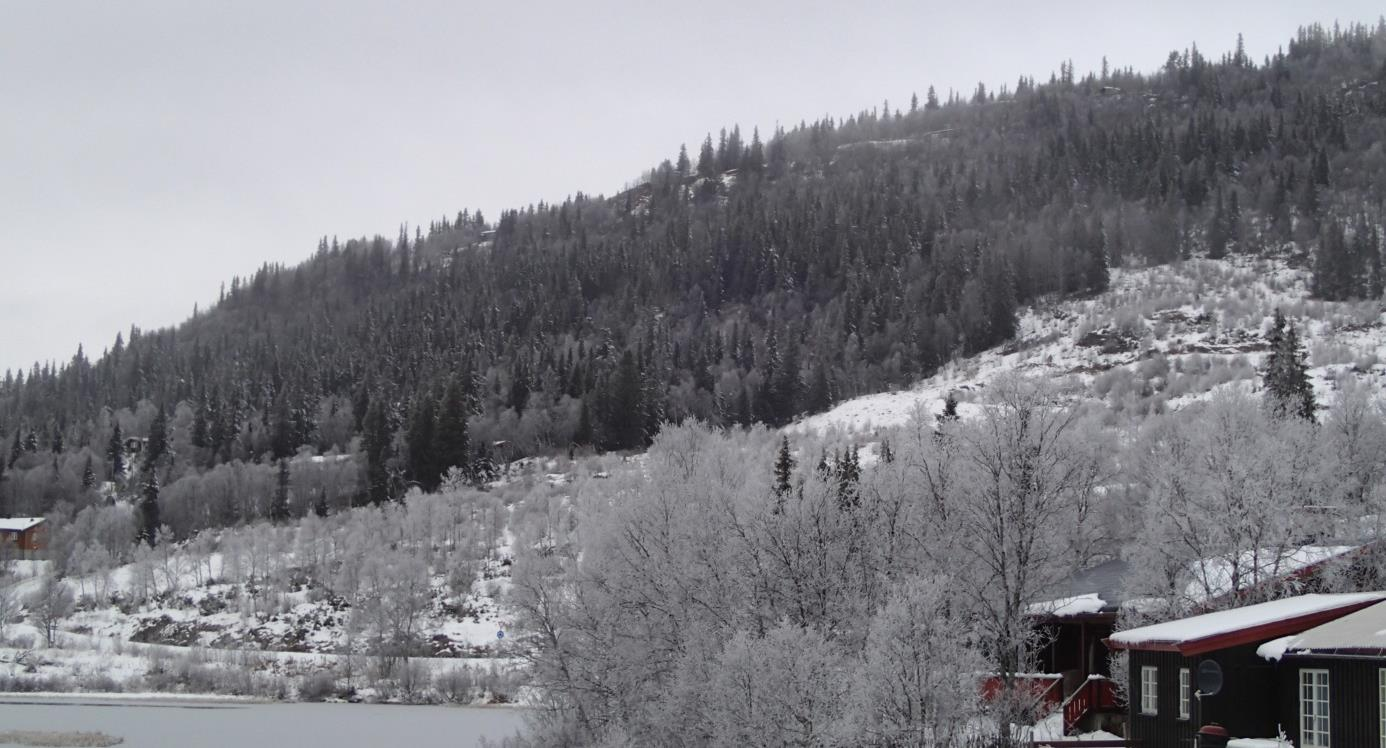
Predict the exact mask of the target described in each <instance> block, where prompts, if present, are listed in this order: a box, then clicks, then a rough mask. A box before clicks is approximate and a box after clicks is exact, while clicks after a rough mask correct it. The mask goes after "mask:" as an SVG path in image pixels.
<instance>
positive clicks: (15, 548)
mask: <svg viewBox="0 0 1386 748" xmlns="http://www.w3.org/2000/svg"><path fill="white" fill-rule="evenodd" d="M45 535H46V533H45V527H44V522H43V517H9V518H3V519H0V545H3V546H6V548H4V549H0V554H3V553H5V552H10V553H15V552H18V554H19V555H22V556H30V555H33V554H35V553H37V552H39V551H42V550H43V549H44V548H45V547H46V538H45Z"/></svg>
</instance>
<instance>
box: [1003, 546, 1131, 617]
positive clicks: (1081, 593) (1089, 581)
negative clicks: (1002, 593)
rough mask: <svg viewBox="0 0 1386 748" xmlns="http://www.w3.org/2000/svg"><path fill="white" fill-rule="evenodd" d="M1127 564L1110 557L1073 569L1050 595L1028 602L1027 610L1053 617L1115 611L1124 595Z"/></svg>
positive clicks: (1127, 571)
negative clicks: (1097, 562)
mask: <svg viewBox="0 0 1386 748" xmlns="http://www.w3.org/2000/svg"><path fill="white" fill-rule="evenodd" d="M1130 568H1131V567H1130V564H1128V563H1127V562H1126V561H1123V560H1121V559H1112V560H1110V561H1104V562H1103V563H1100V564H1098V565H1096V566H1092V567H1089V568H1087V569H1083V570H1081V571H1077V572H1074V573H1073V574H1071V575H1069V576H1068V577H1067V578H1066V579H1064V580H1062V581H1060V582H1059V583H1058V584H1056V585H1055V586H1054V588H1053V589H1052V590H1050V591H1049V594H1050V595H1052V597H1051V598H1050V599H1048V600H1046V601H1043V602H1036V603H1031V604H1030V606H1029V609H1028V612H1029V614H1030V615H1032V616H1047V617H1052V618H1069V617H1077V616H1088V615H1096V614H1099V613H1110V614H1112V615H1115V614H1116V612H1117V609H1118V608H1119V607H1120V604H1121V603H1122V602H1123V601H1124V600H1125V599H1126V592H1125V580H1126V575H1127V574H1128V573H1129V571H1130Z"/></svg>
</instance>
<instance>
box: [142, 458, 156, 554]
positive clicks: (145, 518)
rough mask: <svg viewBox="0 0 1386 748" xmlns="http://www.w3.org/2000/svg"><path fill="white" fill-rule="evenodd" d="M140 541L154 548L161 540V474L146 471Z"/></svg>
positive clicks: (154, 471)
mask: <svg viewBox="0 0 1386 748" xmlns="http://www.w3.org/2000/svg"><path fill="white" fill-rule="evenodd" d="M139 509H140V532H139V538H138V539H139V540H140V541H142V542H145V543H148V544H149V547H151V548H153V547H154V545H155V543H157V542H158V539H159V472H158V471H157V470H146V471H145V473H144V487H143V489H142V490H141V492H140V505H139Z"/></svg>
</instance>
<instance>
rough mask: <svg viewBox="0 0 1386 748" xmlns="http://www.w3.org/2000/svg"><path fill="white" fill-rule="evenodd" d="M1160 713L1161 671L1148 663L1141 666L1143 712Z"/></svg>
mask: <svg viewBox="0 0 1386 748" xmlns="http://www.w3.org/2000/svg"><path fill="white" fill-rule="evenodd" d="M1159 713H1160V671H1159V669H1157V668H1154V667H1151V666H1149V665H1146V666H1144V667H1142V668H1141V714H1159Z"/></svg>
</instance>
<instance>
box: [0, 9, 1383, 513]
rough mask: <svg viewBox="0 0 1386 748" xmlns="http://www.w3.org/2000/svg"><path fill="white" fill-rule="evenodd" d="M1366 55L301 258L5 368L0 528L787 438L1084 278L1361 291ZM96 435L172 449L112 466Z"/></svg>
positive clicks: (1116, 78)
mask: <svg viewBox="0 0 1386 748" xmlns="http://www.w3.org/2000/svg"><path fill="white" fill-rule="evenodd" d="M1384 63H1386V27H1382V26H1378V27H1375V28H1367V27H1360V26H1353V27H1349V28H1347V29H1346V30H1343V31H1337V30H1335V31H1332V32H1329V31H1326V30H1324V29H1322V28H1319V27H1310V28H1306V29H1303V30H1301V31H1300V32H1299V34H1298V35H1297V36H1296V38H1295V39H1294V40H1292V41H1291V43H1290V44H1289V45H1288V47H1287V49H1286V52H1285V53H1283V54H1280V55H1277V56H1276V57H1274V58H1272V59H1269V60H1267V61H1265V63H1264V64H1260V65H1258V64H1254V63H1253V62H1252V61H1250V60H1247V59H1245V58H1244V57H1242V56H1240V55H1238V54H1229V55H1226V56H1225V57H1223V58H1222V59H1220V60H1211V59H1209V58H1206V57H1204V56H1203V55H1201V54H1200V53H1198V52H1197V50H1190V51H1188V52H1185V53H1182V54H1175V55H1172V56H1171V59H1170V62H1169V64H1168V65H1167V66H1166V67H1165V68H1164V69H1163V70H1161V71H1159V72H1158V73H1156V74H1153V75H1141V74H1136V73H1133V72H1130V71H1117V72H1115V73H1109V74H1105V75H1104V76H1103V77H1100V78H1099V77H1097V76H1095V75H1090V76H1087V77H1084V78H1081V79H1079V78H1075V76H1074V74H1073V71H1072V70H1071V69H1070V68H1068V67H1065V69H1064V71H1063V73H1062V74H1061V75H1058V76H1055V77H1054V79H1053V80H1051V81H1050V82H1048V83H1044V84H1039V83H1036V82H1035V81H1033V80H1029V79H1021V80H1020V81H1019V82H1018V84H1017V86H1016V87H1015V89H1014V90H1002V91H986V90H983V89H981V88H980V87H979V90H978V91H977V92H976V93H975V95H974V96H973V97H972V98H971V100H970V101H962V100H951V101H946V102H938V101H937V100H936V99H935V98H934V97H931V96H926V97H925V99H924V101H923V103H922V104H921V105H920V106H919V107H918V108H911V110H910V111H908V112H894V111H887V110H884V108H883V109H878V110H873V111H865V112H862V113H860V114H858V115H856V116H853V117H850V118H847V119H845V120H826V119H825V120H822V121H818V122H815V123H811V124H802V125H800V126H799V127H796V128H794V129H793V130H790V131H787V132H777V133H773V134H771V135H770V136H769V137H767V138H766V139H765V140H764V141H762V140H761V139H760V138H759V137H758V134H755V133H753V134H752V136H751V138H750V139H749V143H748V142H746V139H745V138H744V136H743V135H742V134H741V133H740V132H739V131H738V130H736V129H733V130H732V131H731V132H729V133H726V135H725V136H724V137H722V138H719V139H718V140H717V141H714V140H713V139H712V138H711V137H709V139H708V140H707V141H706V142H705V143H704V144H703V146H702V148H701V149H698V150H699V152H698V153H697V154H696V155H684V154H682V153H681V154H680V155H681V157H680V158H678V159H671V160H670V161H668V162H665V163H663V164H660V165H658V166H656V167H655V168H654V169H653V170H652V171H651V172H650V176H649V179H648V181H645V182H643V183H642V184H641V185H639V186H638V187H636V188H634V189H632V190H629V191H627V192H624V193H622V194H620V195H617V196H615V197H611V198H603V197H590V196H583V195H579V196H575V197H574V198H572V199H570V200H567V201H564V202H563V203H562V204H555V205H546V204H540V205H536V206H530V207H528V208H525V209H523V210H516V211H510V212H507V213H505V214H503V215H502V216H500V217H499V219H498V220H496V221H494V222H490V221H487V220H485V219H484V218H483V217H482V216H480V215H477V214H473V213H470V212H467V211H464V212H462V213H460V214H459V215H458V216H456V217H447V218H444V219H440V220H438V221H435V222H433V224H432V225H430V226H429V227H428V231H427V232H424V231H422V230H420V229H416V230H414V231H413V232H410V231H409V230H408V229H406V228H402V229H401V231H400V234H399V237H398V239H396V240H395V241H393V242H391V241H388V240H386V239H384V238H381V237H376V238H373V239H359V240H351V241H346V242H339V241H338V240H336V239H331V240H328V239H324V240H323V242H322V243H321V245H320V247H319V249H318V252H317V253H316V254H315V256H314V257H313V258H312V259H311V260H309V261H307V262H305V263H304V264H302V265H300V266H298V267H296V268H292V269H289V268H281V267H266V268H263V269H262V270H261V271H259V272H257V273H256V274H255V275H254V276H253V277H251V278H249V279H247V280H240V279H238V280H236V281H233V283H232V284H231V286H230V289H229V291H228V293H227V294H226V295H225V297H224V298H223V299H222V300H221V301H220V303H218V304H217V305H216V307H215V308H213V309H211V310H209V311H207V312H206V313H203V314H199V315H198V316H197V317H195V318H194V319H191V320H189V321H187V322H186V323H184V324H183V325H181V326H179V327H178V328H176V329H167V330H159V331H155V332H139V331H132V332H131V335H130V336H129V339H122V340H118V341H117V342H116V344H115V345H114V346H113V347H112V348H111V349H110V350H109V351H107V352H106V353H105V354H104V355H103V356H101V357H100V358H99V359H97V360H95V361H92V360H89V359H88V358H87V357H86V356H85V355H78V356H77V357H75V358H74V359H73V360H72V361H71V362H69V363H67V364H65V365H63V366H60V367H54V366H46V367H35V369H34V370H33V371H31V372H28V373H27V374H24V375H16V376H7V377H6V379H5V381H4V382H3V383H0V435H3V436H4V438H5V439H6V440H7V442H8V444H9V445H10V447H11V449H10V451H9V453H8V454H7V455H5V459H4V463H5V468H6V472H5V477H4V478H3V482H0V502H2V503H0V512H3V513H21V514H39V513H44V512H47V511H49V510H50V509H52V508H53V507H54V506H57V505H58V504H60V503H63V502H71V503H72V504H73V505H76V506H80V505H82V504H84V503H88V502H90V501H92V500H93V499H94V498H95V494H96V491H95V489H96V488H97V487H99V486H100V484H101V483H102V482H103V481H105V480H110V481H111V482H112V483H113V484H114V486H113V488H114V490H115V491H117V492H124V493H126V494H128V495H134V494H137V493H141V492H143V491H145V490H146V487H147V486H148V485H149V483H150V481H149V480H148V479H147V477H148V475H156V476H157V478H158V484H159V486H160V487H161V488H162V489H163V490H164V495H165V496H167V495H168V494H169V493H175V494H177V495H179V496H184V497H191V500H192V501H194V502H201V501H204V500H205V496H206V494H207V492H208V491H209V490H210V489H208V488H207V487H206V483H207V480H206V478H207V476H209V475H212V474H213V473H217V471H221V473H235V474H236V475H241V474H242V473H247V474H250V475H251V476H252V478H253V479H254V481H260V482H265V483H267V484H268V485H273V481H274V480H275V477H274V474H273V469H272V468H269V467H268V465H267V464H268V463H269V462H270V461H273V460H276V459H280V460H284V459H288V458H291V457H294V456H295V455H298V454H299V453H300V452H304V451H306V452H309V453H313V454H325V453H332V452H335V453H338V454H343V455H349V456H351V457H350V458H349V459H350V460H351V461H352V462H353V464H354V465H356V466H357V468H358V471H359V472H358V475H357V476H355V480H351V479H350V476H337V477H335V478H333V479H332V480H331V481H328V480H327V479H325V478H324V479H321V480H320V479H319V478H317V477H314V474H310V473H309V472H307V471H306V470H301V469H299V468H298V467H292V468H291V469H290V472H291V473H292V474H291V475H290V476H289V480H290V482H291V483H292V484H293V485H294V486H295V487H296V488H297V489H299V490H298V491H297V492H296V495H295V497H294V503H293V507H292V508H293V509H294V510H295V511H305V510H306V509H307V507H308V506H309V504H310V503H311V502H310V500H309V498H308V497H305V496H304V495H303V493H304V491H303V489H304V488H305V487H309V486H311V489H310V490H311V491H312V493H313V494H314V495H316V494H317V493H318V492H319V491H321V492H324V493H326V494H327V495H326V496H325V497H323V499H322V501H323V503H324V504H326V505H327V506H329V508H335V507H340V506H345V505H347V504H349V503H360V502H364V501H368V500H369V501H382V500H384V499H387V498H390V497H397V496H399V495H401V494H402V493H403V492H404V490H405V489H406V488H407V487H408V486H410V485H412V484H418V485H420V486H422V487H424V488H425V489H431V488H435V487H436V486H437V485H439V484H440V483H441V482H442V480H443V478H444V476H445V474H446V473H447V471H448V470H449V469H451V468H458V469H460V471H461V473H460V475H461V477H463V478H464V479H470V480H485V479H486V478H487V477H488V474H489V473H490V472H492V471H493V469H494V465H496V464H497V463H499V462H504V461H508V460H510V459H513V458H514V457H516V456H519V455H523V454H529V453H541V452H548V451H554V450H562V449H568V448H587V447H595V448H598V449H608V450H620V449H630V448H639V447H642V446H643V445H644V444H645V443H646V442H647V440H648V439H649V438H650V437H651V436H652V435H653V433H655V431H656V430H657V427H658V425H659V424H660V423H662V422H664V421H666V420H674V421H677V420H681V419H683V418H687V417H696V418H700V419H703V420H706V421H709V422H712V423H715V424H746V423H751V422H755V421H763V422H767V423H771V424H774V425H782V424H786V423H789V422H790V421H792V420H793V419H795V418H796V417H798V416H799V415H801V414H804V413H816V412H822V411H825V410H827V409H828V408H829V407H831V406H832V405H833V404H834V403H838V402H842V401H844V400H847V399H850V398H853V397H856V396H859V395H863V394H867V393H873V392H881V391H886V390H889V389H890V388H892V387H894V388H899V387H906V386H909V385H910V384H912V383H914V382H916V381H919V380H920V379H922V378H927V377H930V376H933V375H935V373H936V372H937V371H938V370H939V369H940V367H943V366H945V365H947V364H948V362H949V361H952V360H955V359H956V358H958V357H959V356H967V355H971V354H974V353H977V352H979V351H983V350H986V349H988V348H989V347H991V346H993V345H996V344H998V343H1001V342H1002V341H1006V340H1009V339H1011V338H1012V337H1013V335H1014V334H1015V333H1016V331H1017V329H1018V328H1017V325H1018V324H1020V320H1018V317H1017V310H1018V309H1020V308H1021V306H1022V305H1025V304H1029V303H1032V302H1034V301H1035V300H1037V299H1042V298H1046V297H1049V296H1052V295H1056V294H1057V295H1060V296H1068V295H1073V294H1088V293H1094V292H1100V291H1102V290H1103V289H1105V288H1106V287H1107V285H1108V281H1109V272H1108V268H1109V267H1115V268H1122V267H1128V266H1140V265H1146V264H1162V263H1167V262H1170V261H1173V260H1177V259H1179V258H1181V257H1188V256H1199V255H1209V256H1213V257H1217V256H1221V255H1224V254H1229V253H1230V254H1233V255H1237V256H1249V257H1255V256H1260V255H1262V254H1265V253H1272V254H1280V253H1288V255H1289V256H1291V257H1292V258H1294V260H1295V261H1296V262H1297V263H1301V264H1304V263H1312V268H1313V277H1312V278H1311V279H1310V281H1309V283H1310V286H1311V290H1312V291H1313V292H1314V293H1315V294H1317V295H1319V296H1323V297H1325V298H1334V299H1341V298H1353V297H1372V298H1377V297H1379V296H1380V294H1381V290H1382V276H1381V273H1380V264H1381V262H1380V252H1381V247H1380V243H1381V242H1380V237H1379V231H1378V230H1377V228H1376V227H1377V226H1379V225H1380V223H1381V217H1380V215H1378V212H1379V211H1378V210H1377V209H1376V208H1372V207H1369V206H1379V205H1381V204H1382V196H1381V194H1380V190H1381V185H1382V184H1386V179H1383V178H1382V177H1383V176H1384V175H1386V156H1384V155H1383V152H1382V151H1381V149H1380V147H1379V142H1380V140H1381V135H1382V133H1383V131H1386V117H1384V116H1383V115H1386V91H1383V90H1382V89H1383V88H1386V86H1383V85H1382V82H1383V80H1386V64H1384ZM1118 277H1120V273H1118ZM1022 334H1026V333H1024V331H1023V328H1022ZM1023 339H1024V338H1022V340H1023ZM161 411H162V412H163V414H164V415H163V416H162V417H160V415H159V414H160V412H161ZM160 426H161V427H162V428H160ZM117 427H119V433H120V435H121V436H122V437H136V438H138V439H147V438H149V437H150V436H151V434H153V433H157V432H159V431H161V430H162V431H163V432H164V433H165V434H166V435H167V442H168V445H169V446H168V448H167V449H157V450H155V452H156V454H155V456H154V458H153V459H152V460H151V459H147V456H140V457H138V458H135V457H134V455H133V451H132V450H133V449H134V448H138V446H139V445H138V443H137V444H133V445H131V450H112V449H108V445H109V444H111V443H112V441H113V439H114V437H115V436H116V432H117ZM154 441H155V442H159V441H161V440H159V439H157V438H156V439H155V440H154ZM127 452H129V454H127ZM118 456H119V457H120V461H121V462H124V461H126V458H127V457H129V458H132V459H133V460H134V462H135V463H136V464H134V465H119V466H118V465H116V464H115V463H116V462H117V459H116V458H117V457H118ZM247 465H249V466H250V467H246V466H247ZM297 465H299V463H298V462H296V463H295V466H297ZM118 467H119V468H123V469H119V470H118V469H117V468H118ZM219 480H220V479H219ZM237 480H239V478H237ZM329 483H330V484H331V485H329ZM175 487H176V488H175ZM163 501H165V502H167V499H166V498H165V499H163ZM267 511H269V505H268V502H266V503H265V504H262V505H260V506H250V507H246V508H244V509H243V510H237V513H235V514H228V515H226V516H224V517H221V518H215V519H203V520H199V522H201V523H204V524H205V523H208V522H211V523H220V522H225V521H239V520H242V519H248V518H254V517H256V516H262V515H263V513H264V512H267ZM154 520H157V517H154ZM197 527H198V524H197V523H191V524H189V525H188V526H187V527H186V528H180V530H179V531H180V532H187V531H193V530H195V529H197Z"/></svg>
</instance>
